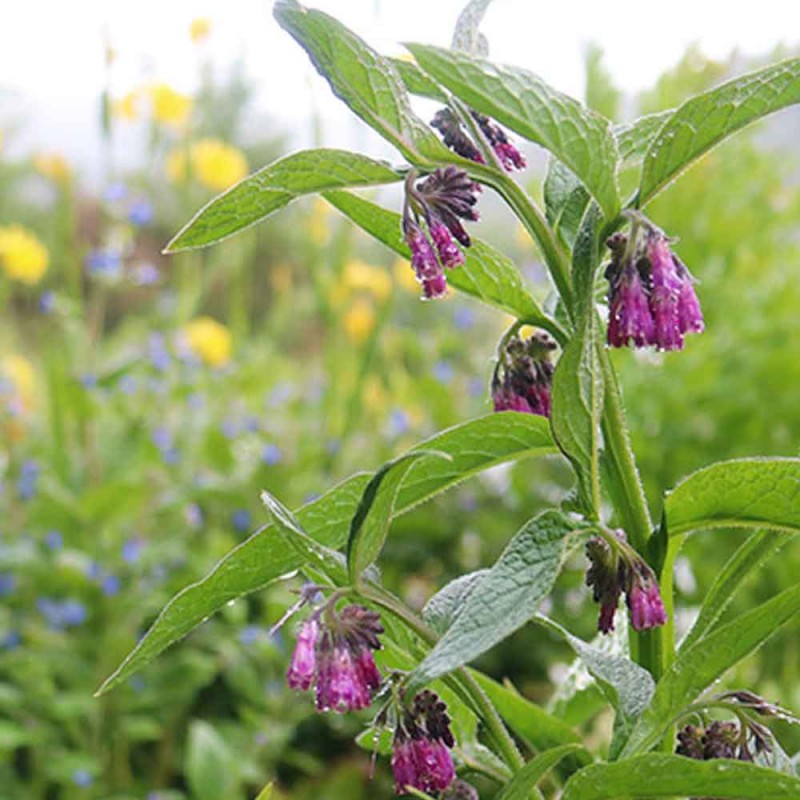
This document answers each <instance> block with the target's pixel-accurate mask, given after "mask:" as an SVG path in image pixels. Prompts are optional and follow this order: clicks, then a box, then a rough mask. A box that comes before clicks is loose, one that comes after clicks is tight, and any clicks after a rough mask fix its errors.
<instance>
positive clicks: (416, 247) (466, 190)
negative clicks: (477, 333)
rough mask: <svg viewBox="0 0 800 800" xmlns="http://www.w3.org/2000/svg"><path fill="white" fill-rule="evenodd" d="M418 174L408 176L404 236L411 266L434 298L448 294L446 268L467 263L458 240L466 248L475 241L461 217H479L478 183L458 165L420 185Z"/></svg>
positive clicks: (426, 297) (439, 172)
mask: <svg viewBox="0 0 800 800" xmlns="http://www.w3.org/2000/svg"><path fill="white" fill-rule="evenodd" d="M415 177H416V176H415V174H414V173H413V172H412V173H410V174H409V176H408V178H407V179H406V202H405V205H404V210H403V238H404V239H405V241H406V244H407V245H408V247H409V249H410V250H411V266H412V267H413V268H414V273H415V275H416V278H417V280H418V281H419V282H420V283H421V284H422V293H423V297H424V298H425V299H426V300H430V299H435V298H439V297H444V296H445V295H446V294H447V278H446V277H445V269H454V268H455V267H458V266H460V265H461V264H463V263H464V253H463V252H462V251H461V249H460V248H459V246H458V245H457V244H456V242H455V241H454V239H455V240H457V241H458V242H459V243H460V244H461V245H462V246H463V247H469V246H470V245H471V244H472V242H471V240H470V238H469V235H468V234H467V232H466V231H465V230H464V226H463V225H462V224H461V220H462V219H467V220H477V219H478V214H477V212H476V211H475V209H474V208H473V206H474V205H475V203H476V201H477V196H476V186H475V184H474V183H473V182H472V181H471V180H470V179H469V177H468V176H467V174H466V172H464V171H463V170H459V169H456V168H455V167H446V168H444V169H437V170H436V171H434V172H432V173H431V174H430V175H429V176H428V177H427V178H425V179H424V180H422V181H420V182H419V183H417V184H416V185H414V180H415ZM423 222H424V224H425V225H426V226H427V228H428V232H427V233H426V232H425V230H424V228H423V227H422V223H423ZM431 240H433V243H431Z"/></svg>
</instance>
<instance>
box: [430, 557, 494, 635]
mask: <svg viewBox="0 0 800 800" xmlns="http://www.w3.org/2000/svg"><path fill="white" fill-rule="evenodd" d="M488 572H489V570H488V569H478V570H475V572H467V573H466V574H465V575H459V576H458V577H457V578H454V579H453V580H452V581H450V583H448V584H447V585H446V586H443V587H442V588H441V589H440V590H439V591H438V592H436V594H435V595H433V597H431V598H430V600H428V602H427V603H425V607H424V608H423V609H422V618H423V619H424V620H425V622H426V623H427V624H428V625H429V626H430V627H431V628H433V630H434V631H435V632H436V633H438V634H439V635H441V634H443V633H444V632H445V631H446V630H447V629H448V628H449V627H450V626H451V625H452V624H453V620H454V619H455V618H456V617H457V616H458V614H459V612H460V611H461V608H462V607H463V605H464V601H465V600H466V599H467V597H469V595H470V593H471V592H472V590H473V589H474V588H475V587H476V586H477V585H478V583H480V581H481V580H483V578H485V577H486V575H487V574H488Z"/></svg>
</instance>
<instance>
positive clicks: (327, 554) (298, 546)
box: [261, 491, 347, 586]
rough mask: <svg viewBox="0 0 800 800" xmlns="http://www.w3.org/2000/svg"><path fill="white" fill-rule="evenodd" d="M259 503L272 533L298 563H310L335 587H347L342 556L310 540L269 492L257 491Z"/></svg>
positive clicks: (294, 519) (283, 506) (284, 507)
mask: <svg viewBox="0 0 800 800" xmlns="http://www.w3.org/2000/svg"><path fill="white" fill-rule="evenodd" d="M261 502H262V503H263V504H264V506H265V507H266V509H267V511H269V513H270V516H271V517H272V521H273V525H274V527H275V531H276V534H277V535H278V536H281V537H282V538H283V541H284V542H285V543H287V544H288V545H289V547H291V548H292V549H293V550H294V551H295V552H296V553H297V555H298V556H299V558H300V560H301V563H302V564H311V565H312V566H314V567H316V569H318V570H319V571H321V572H322V573H323V574H324V575H326V576H327V577H329V578H330V579H331V580H332V581H333V583H334V584H336V585H337V586H345V585H347V570H346V569H345V566H344V559H343V558H342V554H341V553H339V552H337V551H336V550H332V549H331V548H330V547H325V545H322V544H320V543H319V542H317V541H316V540H314V539H312V538H311V537H310V536H309V535H308V534H307V533H306V532H305V530H303V526H302V525H301V524H300V523H299V522H298V520H297V517H295V516H294V514H292V512H291V511H289V509H288V508H286V506H285V505H283V504H282V503H281V502H280V501H279V500H278V499H277V498H276V497H273V495H271V494H270V493H269V492H267V491H262V492H261Z"/></svg>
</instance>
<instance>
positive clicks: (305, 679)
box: [286, 605, 383, 714]
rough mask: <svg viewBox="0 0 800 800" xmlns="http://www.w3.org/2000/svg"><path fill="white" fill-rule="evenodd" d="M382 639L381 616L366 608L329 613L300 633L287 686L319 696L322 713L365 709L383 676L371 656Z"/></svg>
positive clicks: (319, 615)
mask: <svg viewBox="0 0 800 800" xmlns="http://www.w3.org/2000/svg"><path fill="white" fill-rule="evenodd" d="M380 633H383V627H382V626H381V623H380V618H379V616H378V614H377V613H376V612H374V611H369V610H368V609H366V608H364V607H363V606H359V605H350V606H345V608H343V609H342V610H341V611H339V612H337V611H336V610H335V609H334V608H332V607H328V608H325V609H323V610H321V611H320V612H318V613H315V614H314V615H312V616H311V617H310V618H309V619H308V620H307V621H306V622H304V623H303V625H302V627H301V628H300V633H299V635H298V637H297V645H296V647H295V650H294V653H293V655H292V660H291V663H290V664H289V670H288V671H287V673H286V679H287V682H288V684H289V686H290V688H292V689H301V690H303V691H306V690H308V689H311V688H312V687H313V688H314V690H315V695H316V705H317V710H318V711H336V712H338V713H340V714H342V713H344V712H346V711H356V710H358V709H362V708H367V707H368V706H369V705H370V703H371V702H372V693H373V692H374V691H376V690H377V689H378V687H379V686H380V684H381V676H380V673H379V672H378V668H377V666H376V664H375V659H374V657H373V655H372V651H373V650H379V649H380V646H381V644H380V641H379V640H378V634H380Z"/></svg>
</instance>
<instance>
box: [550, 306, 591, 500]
mask: <svg viewBox="0 0 800 800" xmlns="http://www.w3.org/2000/svg"><path fill="white" fill-rule="evenodd" d="M603 390H604V383H603V374H602V371H601V365H600V363H599V359H598V354H597V315H596V314H594V313H593V312H592V311H591V310H588V311H587V312H586V313H585V314H584V315H583V320H582V322H581V327H580V328H579V329H578V330H577V331H576V332H575V335H574V336H573V337H572V339H571V340H570V342H569V344H568V345H567V346H566V347H565V348H564V352H563V353H562V354H561V358H560V359H559V361H558V366H557V367H556V371H555V374H554V375H553V386H552V392H551V394H552V411H551V416H550V424H551V425H552V428H553V436H554V437H555V440H556V442H558V446H559V447H560V448H561V450H562V452H563V453H564V455H566V456H567V458H569V460H570V462H571V463H572V465H573V466H574V468H575V471H576V473H577V475H578V482H579V486H580V490H581V495H582V500H583V503H584V505H585V506H586V507H587V508H588V509H591V510H592V511H593V513H598V512H599V500H600V423H601V417H602V410H603Z"/></svg>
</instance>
